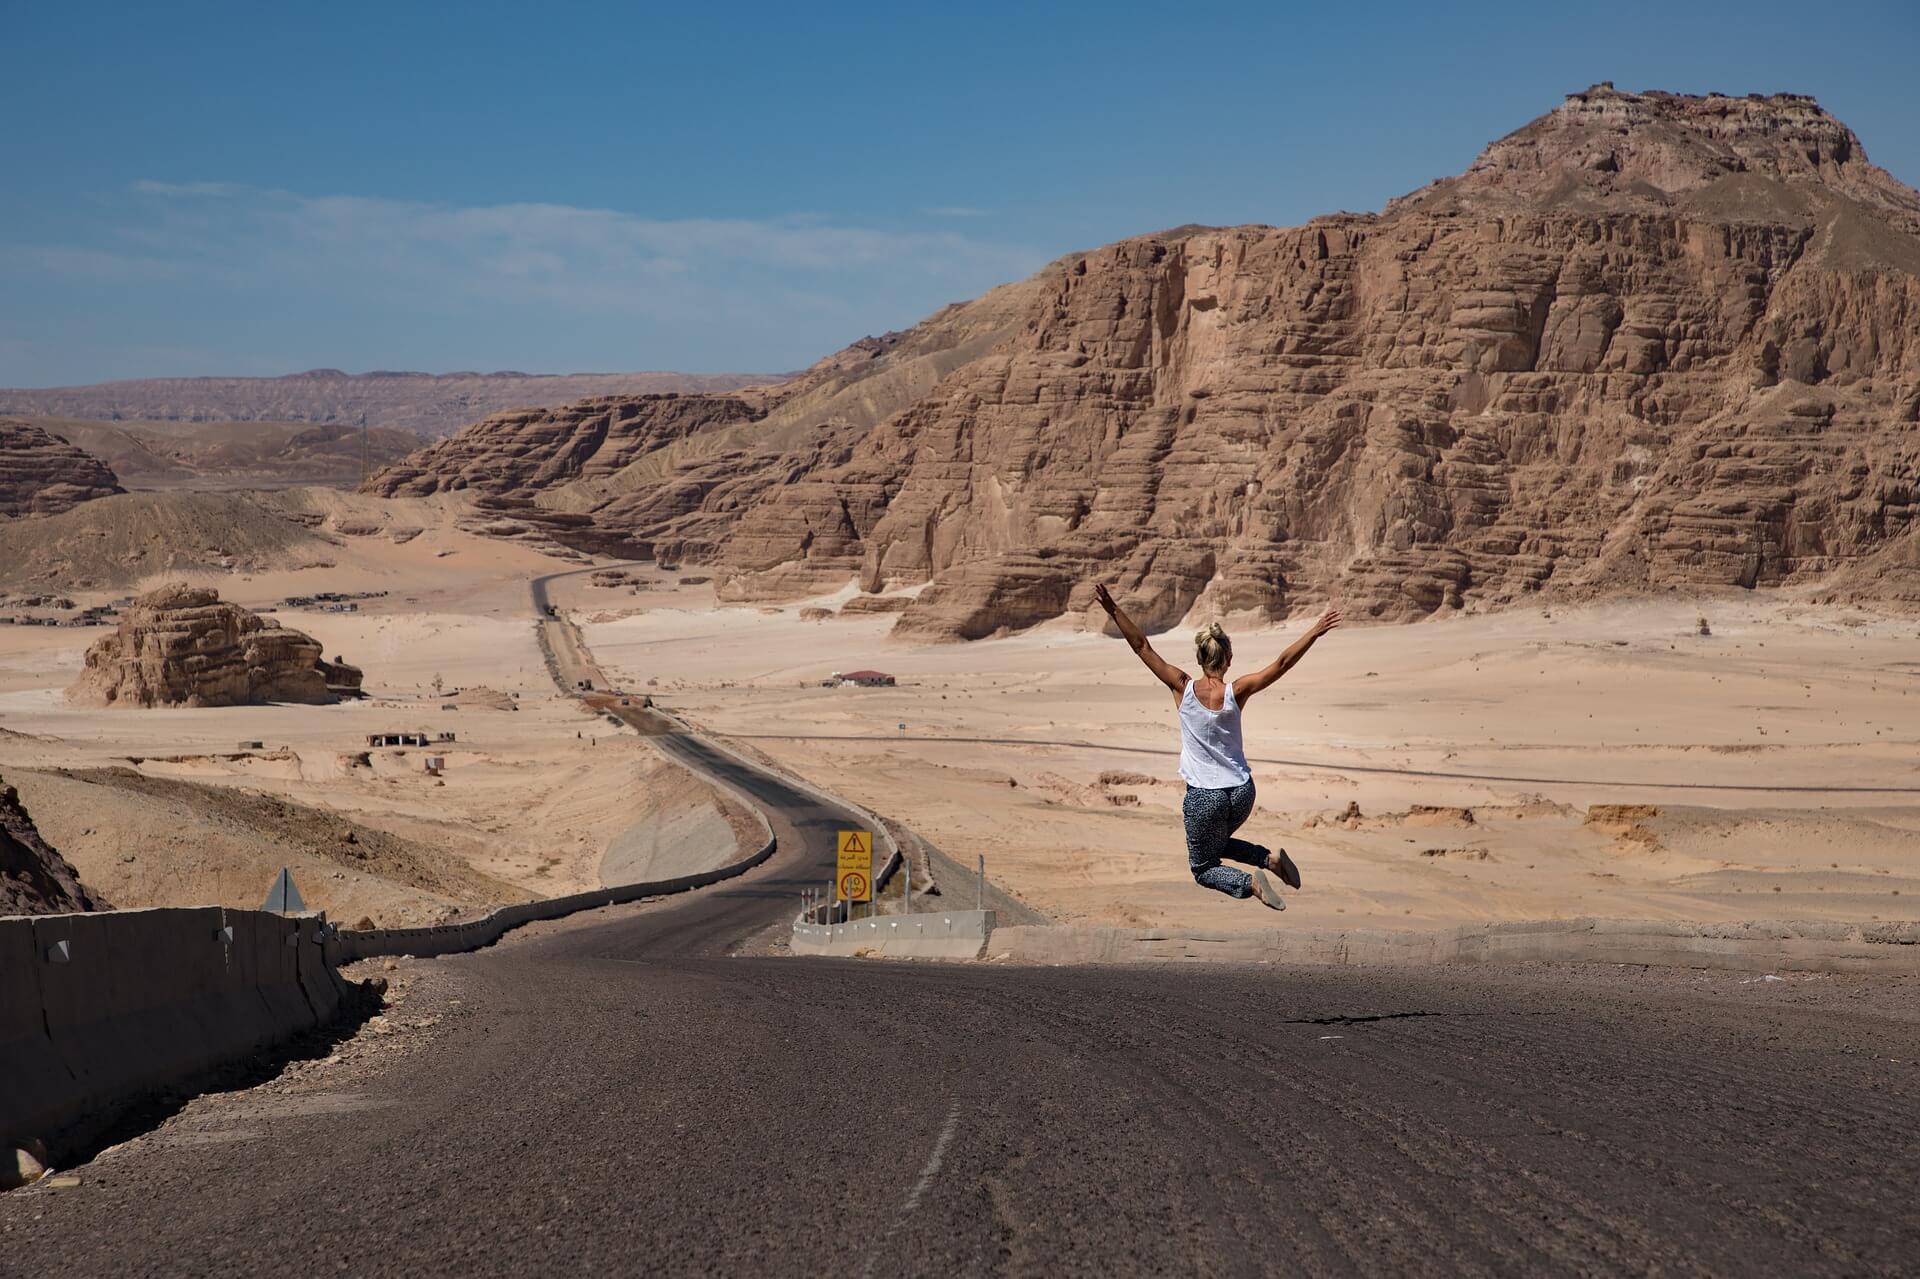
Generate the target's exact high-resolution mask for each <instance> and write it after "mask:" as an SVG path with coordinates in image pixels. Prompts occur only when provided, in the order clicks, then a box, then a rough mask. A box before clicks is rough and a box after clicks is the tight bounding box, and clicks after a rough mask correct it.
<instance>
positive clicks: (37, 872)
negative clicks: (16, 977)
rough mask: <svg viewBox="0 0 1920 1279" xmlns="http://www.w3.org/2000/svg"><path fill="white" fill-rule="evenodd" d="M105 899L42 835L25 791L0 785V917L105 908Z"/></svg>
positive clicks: (55, 913)
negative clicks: (22, 794)
mask: <svg viewBox="0 0 1920 1279" xmlns="http://www.w3.org/2000/svg"><path fill="white" fill-rule="evenodd" d="M106 909H108V907H107V903H106V901H105V900H104V899H103V898H102V897H101V896H100V895H99V894H98V893H95V892H91V891H89V890H88V888H87V887H86V885H84V884H82V883H81V882H80V875H79V873H78V872H77V871H75V870H74V869H73V867H72V866H71V865H69V864H68V862H67V859H66V858H64V857H62V856H61V855H60V854H59V853H58V852H56V851H55V850H54V848H53V846H52V845H50V844H48V843H47V841H46V840H44V839H42V838H41V837H40V832H39V830H38V829H37V828H35V826H34V824H33V818H32V817H29V816H28V815H27V810H26V809H25V808H23V807H21V805H20V793H19V792H18V791H16V790H14V788H13V787H11V786H7V785H4V784H0V915H57V914H66V913H68V912H71V911H81V910H106Z"/></svg>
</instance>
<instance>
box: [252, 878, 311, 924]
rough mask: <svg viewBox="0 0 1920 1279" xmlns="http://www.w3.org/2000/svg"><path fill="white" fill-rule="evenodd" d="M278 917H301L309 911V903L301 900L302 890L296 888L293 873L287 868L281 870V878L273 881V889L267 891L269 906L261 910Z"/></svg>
mask: <svg viewBox="0 0 1920 1279" xmlns="http://www.w3.org/2000/svg"><path fill="white" fill-rule="evenodd" d="M260 909H261V910H270V911H273V912H274V913H275V914H278V915H300V914H304V913H305V912H306V909H307V903H306V902H305V901H304V900H303V899H302V898H301V896H300V890H299V889H298V888H295V887H294V884H293V872H292V871H290V870H288V869H287V868H286V867H284V866H283V867H281V868H280V876H279V878H277V879H275V880H274V881H273V887H272V888H270V889H268V890H267V904H266V905H264V906H262V907H261V908H260Z"/></svg>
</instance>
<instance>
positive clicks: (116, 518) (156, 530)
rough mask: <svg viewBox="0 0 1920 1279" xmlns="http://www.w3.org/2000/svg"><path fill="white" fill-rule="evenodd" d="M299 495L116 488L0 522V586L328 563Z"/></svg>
mask: <svg viewBox="0 0 1920 1279" xmlns="http://www.w3.org/2000/svg"><path fill="white" fill-rule="evenodd" d="M306 503H307V498H306V496H305V494H303V493H302V492H301V491H298V490H295V491H291V492H288V493H282V494H264V495H253V494H243V493H124V494H117V495H115V496H113V497H106V498H101V499H99V500H97V501H92V502H86V503H83V504H81V505H79V506H77V507H75V508H73V509H72V510H70V511H65V512H63V513H61V514H59V515H52V516H48V517H47V518H45V519H31V520H0V592H3V591H22V592H37V591H46V590H60V591H89V590H103V589H108V588H115V589H118V588H125V587H128V586H132V585H134V584H136V583H138V582H139V581H141V580H142V579H144V578H151V577H154V576H156V575H159V574H164V573H204V572H235V571H237V572H240V573H254V572H262V571H266V570H268V569H298V568H307V567H315V566H320V565H326V564H331V563H332V562H333V560H334V557H335V556H336V555H337V553H338V551H337V548H338V546H339V545H340V539H339V537H338V536H337V535H336V534H334V533H332V532H329V531H328V530H327V529H326V527H325V523H326V521H325V518H324V517H323V516H321V515H320V514H318V513H314V512H309V511H305V510H302V509H301V507H302V506H303V505H305V504H306Z"/></svg>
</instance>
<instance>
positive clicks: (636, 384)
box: [0, 369, 786, 438]
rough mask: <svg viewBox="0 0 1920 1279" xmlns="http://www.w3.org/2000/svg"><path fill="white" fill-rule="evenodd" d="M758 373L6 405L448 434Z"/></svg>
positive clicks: (341, 387) (396, 376)
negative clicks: (501, 417)
mask: <svg viewBox="0 0 1920 1279" xmlns="http://www.w3.org/2000/svg"><path fill="white" fill-rule="evenodd" d="M783 376H786V375H784V374H782V375H774V374H758V373H665V372H660V373H558V374H539V373H518V372H512V371H503V372H498V373H406V372H390V371H387V370H384V369H383V370H377V371H375V372H372V373H343V372H341V371H340V370H339V369H312V370H309V371H308V372H305V373H293V374H289V375H288V376H286V377H268V378H263V377H192V378H143V379H138V380H133V381H126V382H102V383H100V384H98V385H95V386H59V387H45V388H40V389H0V414H17V415H20V416H26V417H60V418H79V419H86V420H92V421H103V422H118V421H131V422H310V423H314V424H317V425H333V426H375V427H381V426H384V427H392V428H394V429H396V430H402V431H409V432H411V433H413V434H415V435H421V436H427V437H430V438H431V437H438V436H442V435H447V434H450V433H452V432H454V431H457V430H459V429H460V428H461V427H463V426H466V425H467V424H468V423H470V422H474V421H477V420H479V419H480V418H483V417H486V416H488V415H489V414H493V413H499V412H501V411H503V410H506V409H531V408H548V407H551V406H554V405H559V404H565V403H568V402H569V401H572V400H578V399H582V398H585V397H587V396H594V395H650V394H658V393H662V392H668V391H678V392H682V393H693V392H698V393H703V394H715V393H719V392H724V391H732V390H737V389H739V388H741V387H747V386H758V385H762V384H765V383H769V382H777V381H779V380H781V377H783Z"/></svg>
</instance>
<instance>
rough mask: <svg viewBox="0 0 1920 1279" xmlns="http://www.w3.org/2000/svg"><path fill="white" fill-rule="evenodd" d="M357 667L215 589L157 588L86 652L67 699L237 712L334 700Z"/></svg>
mask: <svg viewBox="0 0 1920 1279" xmlns="http://www.w3.org/2000/svg"><path fill="white" fill-rule="evenodd" d="M359 687H360V671H359V670H358V669H357V668H355V667H352V666H349V665H347V664H345V663H343V662H338V661H335V662H328V661H326V660H325V659H324V658H323V657H322V656H321V649H320V642H319V641H318V640H316V639H314V638H313V637H312V636H311V635H308V634H306V633H305V632H304V631H296V630H293V629H291V628H288V627H282V626H279V625H276V624H274V623H271V622H268V621H266V620H264V619H262V618H261V617H260V615H259V614H257V613H253V612H250V611H248V610H247V609H244V608H241V607H240V606H239V605H238V604H228V603H223V602H221V599H220V595H219V593H218V592H217V591H211V590H205V589H200V588H194V587H188V586H183V585H174V586H163V587H161V588H160V589H158V590H156V591H151V592H149V593H148V594H146V595H143V596H141V597H140V598H139V599H137V600H135V601H134V602H133V605H132V606H131V607H130V608H129V609H128V610H127V613H126V616H125V618H124V619H123V620H122V621H121V622H120V624H119V626H118V627H116V628H115V629H114V631H113V632H112V633H111V634H109V635H104V636H102V637H101V638H100V639H98V640H96V641H95V642H94V644H93V646H92V647H91V648H89V649H88V650H87V658H86V669H85V670H83V671H82V672H81V674H80V678H79V679H78V680H76V681H74V684H73V686H72V687H71V688H69V689H68V690H67V700H68V701H70V702H73V703H75V704H78V705H86V706H122V707H126V706H134V707H144V706H242V705H248V704H251V703H258V702H330V701H334V700H335V699H336V698H338V697H340V696H343V695H351V694H352V693H357V692H358V691H359Z"/></svg>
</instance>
